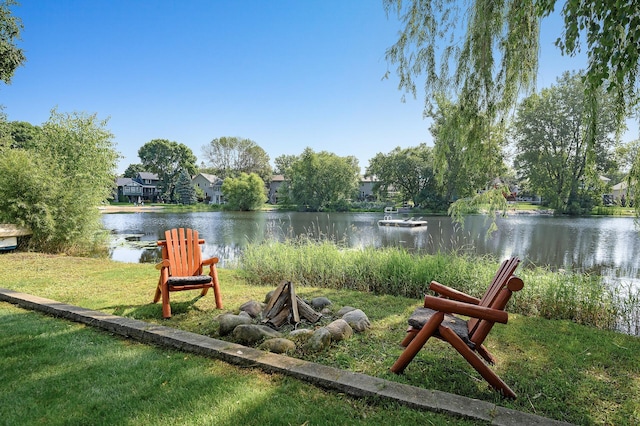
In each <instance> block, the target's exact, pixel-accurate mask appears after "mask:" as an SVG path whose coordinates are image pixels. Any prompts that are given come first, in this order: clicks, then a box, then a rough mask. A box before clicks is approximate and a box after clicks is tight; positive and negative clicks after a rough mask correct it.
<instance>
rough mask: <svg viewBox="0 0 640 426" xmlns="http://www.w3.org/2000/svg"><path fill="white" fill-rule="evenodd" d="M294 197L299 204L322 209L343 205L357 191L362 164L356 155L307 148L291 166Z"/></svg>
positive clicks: (290, 186) (290, 183)
mask: <svg viewBox="0 0 640 426" xmlns="http://www.w3.org/2000/svg"><path fill="white" fill-rule="evenodd" d="M289 174H290V176H289V179H290V182H289V190H290V195H291V199H292V201H293V202H294V203H295V204H298V205H299V206H305V207H306V208H308V209H310V210H313V211H319V210H323V209H326V208H330V207H331V206H334V207H335V208H337V209H342V208H344V207H345V204H346V203H347V202H348V201H349V200H350V199H351V198H352V196H353V195H354V194H355V193H357V191H358V183H359V179H360V176H359V174H360V167H359V166H358V160H357V159H356V158H355V157H352V156H348V157H339V156H337V155H336V154H333V153H329V152H326V151H322V152H319V153H316V152H314V151H313V150H312V149H311V148H306V149H305V150H304V151H303V153H302V154H301V155H300V156H299V157H298V159H297V160H296V161H294V162H293V163H292V164H291V166H290V168H289Z"/></svg>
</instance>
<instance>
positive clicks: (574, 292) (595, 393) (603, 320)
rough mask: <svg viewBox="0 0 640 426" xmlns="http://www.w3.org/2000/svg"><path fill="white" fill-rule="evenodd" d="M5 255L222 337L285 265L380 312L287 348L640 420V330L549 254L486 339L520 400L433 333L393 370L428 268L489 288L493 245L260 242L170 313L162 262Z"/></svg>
mask: <svg viewBox="0 0 640 426" xmlns="http://www.w3.org/2000/svg"><path fill="white" fill-rule="evenodd" d="M3 257H4V258H3V262H0V274H2V275H3V276H4V277H5V279H4V280H3V286H4V287H7V288H10V289H14V290H17V291H22V292H26V293H30V294H35V295H38V296H42V297H47V298H51V299H54V300H57V301H60V302H64V303H71V304H75V305H79V306H82V307H86V308H89V309H96V310H100V311H104V312H106V313H109V314H114V315H120V316H124V317H131V318H136V319H141V320H144V321H148V322H150V323H157V324H163V325H168V326H170V327H175V328H180V329H184V330H187V331H191V332H194V333H199V334H203V335H207V336H211V337H214V338H221V337H220V336H219V334H218V324H217V322H216V320H215V318H216V316H217V315H219V314H221V313H223V312H234V313H237V311H238V309H239V306H240V305H242V304H243V303H245V302H246V301H247V300H256V301H262V300H263V299H264V296H265V294H266V293H267V292H268V291H269V290H271V289H273V288H274V287H276V286H277V285H278V284H279V282H280V280H281V279H282V278H283V277H286V279H287V280H289V281H292V282H295V283H296V289H297V292H298V293H299V294H300V295H301V297H303V298H307V299H310V298H313V297H317V296H325V297H328V298H329V299H330V300H331V301H332V302H333V305H332V309H335V310H336V311H337V310H339V309H340V307H342V306H347V305H348V306H357V307H358V308H360V309H363V310H364V311H365V312H366V313H367V315H368V317H369V319H370V320H371V323H372V327H371V329H370V330H369V331H368V332H366V333H363V334H358V335H356V336H355V337H354V338H353V339H349V340H348V341H343V342H340V344H336V345H332V347H331V348H330V349H329V350H328V351H324V352H321V353H315V354H313V353H305V352H304V351H303V350H301V349H297V350H296V351H295V352H294V353H292V354H290V355H291V356H294V357H300V358H304V359H307V360H309V361H313V362H318V363H321V364H325V365H329V366H333V367H336V368H341V369H345V370H349V371H355V372H360V373H364V374H368V375H372V376H376V377H381V378H385V379H388V380H392V381H398V382H401V383H407V384H411V385H414V386H420V387H424V388H427V389H437V390H441V391H445V392H451V393H454V394H459V395H464V396H467V397H471V398H477V399H481V400H486V401H491V402H494V403H496V404H499V405H501V406H505V407H507V408H512V409H516V410H520V411H524V412H529V413H533V414H538V415H541V416H545V417H549V418H553V419H556V420H562V421H568V422H572V423H575V424H637V423H639V422H640V338H639V337H638V336H633V335H628V334H624V333H620V332H616V331H612V330H611V328H612V327H613V324H614V323H615V322H616V318H617V317H618V316H619V315H621V314H623V313H624V312H623V311H622V310H621V308H620V307H617V306H616V303H617V301H616V299H615V297H614V296H615V295H613V294H611V293H609V292H608V291H609V290H607V289H606V288H604V286H602V285H601V283H600V281H599V279H598V277H591V276H586V275H577V274H572V273H555V272H550V271H546V270H543V269H540V268H536V269H526V268H522V267H521V268H519V270H518V271H517V272H516V274H517V275H519V276H521V277H522V278H523V280H524V282H525V288H524V289H523V290H522V291H520V292H518V293H516V294H515V295H514V296H513V297H512V299H511V301H510V303H509V305H508V306H507V311H508V312H509V313H510V316H509V324H508V325H496V327H494V329H493V330H492V333H491V335H490V336H489V338H488V339H487V342H486V343H487V345H488V348H489V350H491V352H492V353H494V355H495V356H496V358H497V360H498V362H497V365H496V366H495V367H494V368H495V369H496V371H497V373H498V374H499V375H500V376H501V377H502V378H503V379H504V380H505V381H506V382H507V383H509V384H510V386H512V388H513V389H514V390H515V392H516V393H517V394H518V399H516V400H515V401H507V400H503V399H501V398H500V397H499V396H498V395H497V394H496V393H495V392H493V391H491V390H490V389H489V388H488V387H487V386H486V384H485V383H484V382H483V381H482V380H480V379H476V374H475V372H474V370H473V369H472V368H470V367H469V366H468V365H467V364H466V362H465V361H464V359H462V358H461V357H459V356H457V355H456V353H455V351H452V350H451V349H450V348H448V347H447V346H446V345H444V344H442V342H439V341H437V340H435V341H433V342H431V341H430V342H429V344H428V345H426V346H425V348H424V349H423V350H422V351H421V352H420V353H419V354H418V357H417V358H416V360H414V362H412V363H411V365H410V366H409V367H408V368H407V370H406V371H405V374H403V375H395V374H393V373H390V372H389V367H390V366H391V365H392V363H393V362H394V360H395V359H396V358H397V356H398V355H399V354H400V353H401V349H402V348H401V347H400V346H399V342H400V341H401V340H402V338H403V336H404V332H405V330H406V326H407V323H406V320H407V318H408V316H409V314H410V313H411V312H412V311H413V309H414V308H415V307H417V306H419V305H420V304H421V299H422V292H423V291H424V289H425V288H426V287H427V286H428V282H429V281H430V280H432V279H436V280H438V281H440V282H442V283H443V284H447V285H450V286H452V287H454V288H457V289H459V290H462V291H465V292H467V293H469V294H472V295H479V294H482V293H483V292H484V291H485V290H486V286H487V285H488V282H490V280H491V276H492V275H493V273H495V270H496V268H497V265H498V262H497V261H496V260H495V259H492V258H491V257H483V258H475V257H468V256H463V255H456V254H439V255H424V256H419V257H416V256H415V255H411V254H409V253H405V252H402V251H401V250H397V249H392V250H387V249H384V250H342V249H340V247H338V246H337V245H336V244H334V243H331V242H320V243H310V242H308V241H292V242H290V243H278V244H273V243H269V244H260V245H254V246H251V247H250V248H249V249H248V250H247V251H246V253H245V255H243V257H242V260H241V262H240V263H239V264H238V265H237V266H236V267H235V268H234V269H227V268H221V269H220V270H219V274H220V282H221V285H222V292H223V299H224V303H225V310H224V311H219V310H216V309H215V302H214V298H213V297H211V296H209V295H207V296H205V297H203V298H200V297H197V292H179V293H174V294H173V295H172V308H173V312H174V316H173V317H172V318H171V319H169V320H162V319H161V318H162V316H161V306H160V304H151V303H150V302H151V299H152V296H153V292H154V290H155V284H156V283H157V278H158V277H157V273H158V272H157V270H155V268H153V266H152V265H148V264H127V263H118V262H114V261H111V260H109V259H90V258H74V257H70V256H52V255H43V254H37V253H9V254H5V255H3ZM4 260H6V262H5V261H4ZM634 294H635V296H633V294H631V296H633V297H635V299H633V300H631V301H630V302H628V303H629V304H628V305H626V308H625V309H627V310H628V312H627V315H628V318H629V320H628V321H629V325H631V324H632V323H633V321H635V323H633V324H635V327H636V333H637V332H638V329H639V328H640V324H639V321H640V318H638V315H639V314H638V311H639V307H640V300H639V299H638V293H637V292H636V293H634ZM2 308H3V307H2V304H0V311H1V310H2ZM0 318H1V316H0ZM0 320H1V319H0ZM32 327H34V326H32ZM35 335H38V333H36V334H35ZM60 350H62V349H60ZM36 351H37V350H36ZM62 353H63V354H64V353H66V352H64V351H62ZM62 356H65V355H62ZM79 356H81V355H79ZM170 357H171V358H175V359H176V360H180V359H181V356H180V355H178V356H175V357H174V356H170ZM4 359H6V358H4ZM176 362H177V361H176ZM172 363H173V362H172ZM7 367H8V372H7V373H5V374H8V375H9V377H11V375H12V374H13V375H15V376H18V377H19V376H20V375H21V374H24V371H21V370H20V368H19V367H13V368H9V366H7ZM5 370H7V369H5ZM238 374H242V373H238ZM256 374H258V373H256ZM31 385H32V386H35V385H34V384H33V383H31ZM25 386H26V385H25ZM327 398H328V399H329V401H328V402H327V410H329V411H331V410H333V409H334V408H335V407H337V406H338V405H339V404H341V402H339V401H342V400H344V397H339V395H329V396H328V397H327ZM336 398H337V400H339V401H337V400H336ZM297 400H298V397H297V396H292V401H297ZM50 402H51V404H49V405H50V406H53V407H55V405H56V404H62V402H61V401H57V400H56V399H55V397H53V401H50ZM78 403H79V404H82V403H83V402H82V398H80V397H79V398H78ZM371 403H372V404H373V406H376V403H375V402H373V401H372V402H371ZM295 404H297V402H294V405H295ZM335 409H336V410H338V408H335ZM365 410H372V411H375V410H374V408H370V409H365ZM376 410H377V409H376ZM394 413H395V414H394ZM393 415H397V408H393V410H392V411H390V413H389V416H391V417H389V418H387V420H388V423H394V421H393V418H392V417H393ZM16 420H17V422H18V423H20V420H25V418H24V417H22V418H16ZM451 420H452V421H453V422H454V423H457V420H458V419H455V420H454V419H453V418H451ZM440 421H442V419H440ZM437 423H439V422H437ZM463 423H464V422H461V424H463Z"/></svg>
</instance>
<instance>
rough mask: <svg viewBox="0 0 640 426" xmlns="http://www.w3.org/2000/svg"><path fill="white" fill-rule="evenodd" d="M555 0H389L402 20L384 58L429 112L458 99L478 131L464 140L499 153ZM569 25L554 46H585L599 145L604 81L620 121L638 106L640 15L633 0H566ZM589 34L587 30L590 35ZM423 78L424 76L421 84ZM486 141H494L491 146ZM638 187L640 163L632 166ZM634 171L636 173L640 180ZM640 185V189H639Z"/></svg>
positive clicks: (461, 116) (530, 78) (568, 49)
mask: <svg viewBox="0 0 640 426" xmlns="http://www.w3.org/2000/svg"><path fill="white" fill-rule="evenodd" d="M557 3H558V2H557V1H555V0H467V1H459V0H439V1H432V0H405V1H402V0H383V4H384V7H385V9H386V11H387V13H388V14H395V15H396V16H398V18H399V19H400V21H401V23H402V25H403V28H402V29H401V31H400V34H399V36H398V39H397V42H396V43H395V44H394V45H393V46H391V47H390V48H389V49H388V50H387V52H386V57H387V60H388V61H389V63H390V64H393V65H396V70H395V71H396V73H397V75H398V77H399V79H400V82H399V88H400V89H402V90H404V91H405V92H406V93H409V94H412V95H413V96H416V95H417V92H418V89H417V87H422V88H424V92H425V93H424V95H425V97H424V99H425V115H426V116H429V117H435V115H436V112H437V107H438V105H437V99H439V97H444V98H445V99H449V100H450V101H452V102H453V103H454V104H456V105H457V106H458V107H457V112H456V115H457V120H458V121H459V122H460V123H462V124H463V125H464V127H465V128H468V129H469V131H470V132H471V133H470V134H471V135H473V137H472V138H468V139H467V140H465V141H462V143H464V144H467V145H466V147H467V148H468V149H472V150H473V151H474V152H475V153H476V155H477V158H478V159H479V160H482V159H484V158H488V156H489V155H491V153H492V147H491V144H488V145H487V144H486V143H485V141H487V140H490V138H491V136H492V132H494V131H495V129H496V126H498V127H504V126H506V123H507V121H508V120H507V119H508V118H509V117H510V115H511V114H512V113H513V111H514V108H515V106H516V104H517V102H518V99H519V97H520V96H521V95H528V94H530V93H532V92H533V90H534V88H535V82H536V75H537V71H538V52H539V47H540V46H539V40H540V22H541V20H542V19H544V18H546V17H548V16H549V15H550V14H551V13H553V12H554V10H555V7H556V4H557ZM560 14H561V15H562V17H563V19H564V31H563V32H562V34H559V35H558V39H557V41H556V45H557V46H558V47H559V48H560V50H561V52H562V53H563V54H566V55H570V56H572V55H575V54H576V53H577V52H579V51H581V50H584V51H586V54H587V58H588V64H589V65H588V68H587V70H586V72H585V77H584V81H585V84H584V90H585V96H586V99H587V101H588V102H587V106H588V109H587V111H586V118H585V122H586V124H587V127H586V130H587V134H586V140H587V142H588V150H589V151H591V150H592V149H593V143H594V141H595V136H596V135H597V134H598V130H597V129H596V126H597V120H596V114H597V111H598V106H597V105H598V101H599V99H598V97H597V94H598V93H599V90H600V89H605V90H606V91H607V92H609V93H610V94H611V95H612V96H613V97H614V99H615V104H614V105H615V107H616V115H615V116H616V123H617V125H618V128H621V127H622V125H623V122H624V118H625V117H626V116H627V114H628V113H629V112H630V111H631V110H632V109H633V108H635V107H636V106H637V104H638V98H639V95H640V94H639V88H640V84H639V83H640V61H639V59H640V56H639V55H640V15H639V14H638V5H637V3H636V2H635V1H625V0H612V1H595V2H593V1H587V0H571V1H566V2H564V4H563V6H562V9H561V10H560ZM583 37H584V38H583ZM418 80H421V84H420V85H419V84H418ZM485 148H486V149H485ZM630 176H631V177H632V179H631V180H633V181H634V182H635V185H638V186H640V179H638V178H640V164H638V163H636V164H635V166H634V167H632V169H631V174H630ZM634 179H635V180H634ZM637 192H638V191H636V193H637Z"/></svg>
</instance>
